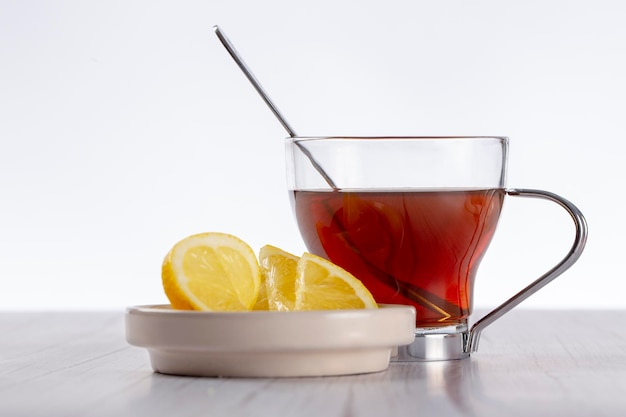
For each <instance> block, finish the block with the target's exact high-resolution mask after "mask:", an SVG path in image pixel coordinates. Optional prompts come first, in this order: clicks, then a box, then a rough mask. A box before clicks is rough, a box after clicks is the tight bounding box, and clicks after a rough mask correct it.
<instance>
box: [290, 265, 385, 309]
mask: <svg viewBox="0 0 626 417" xmlns="http://www.w3.org/2000/svg"><path fill="white" fill-rule="evenodd" d="M296 269H297V270H296V290H295V292H296V300H295V309H296V310H338V309H352V308H377V307H378V305H377V304H376V301H374V297H372V294H371V293H370V292H369V290H368V289H367V288H365V286H364V285H363V283H361V281H359V280H358V279H357V278H355V277H354V276H353V275H352V274H350V273H349V272H348V271H346V270H344V269H343V268H341V267H339V266H337V265H335V264H333V263H332V262H329V261H327V260H326V259H323V258H320V257H319V256H316V255H313V254H310V253H305V254H304V255H302V257H300V260H299V261H298V265H297V268H296Z"/></svg>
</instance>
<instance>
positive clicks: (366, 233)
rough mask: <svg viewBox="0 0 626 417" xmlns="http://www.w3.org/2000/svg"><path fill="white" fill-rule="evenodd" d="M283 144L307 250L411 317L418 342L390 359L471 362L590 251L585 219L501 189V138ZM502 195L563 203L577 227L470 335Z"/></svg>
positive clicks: (534, 193) (530, 193)
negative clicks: (485, 334) (484, 340)
mask: <svg viewBox="0 0 626 417" xmlns="http://www.w3.org/2000/svg"><path fill="white" fill-rule="evenodd" d="M286 146H287V153H286V155H287V174H288V175H287V176H288V187H289V191H290V193H291V196H292V203H293V208H294V211H295V214H296V219H297V222H298V226H299V229H300V232H301V235H302V237H303V239H304V241H305V244H306V246H307V248H308V250H309V251H311V252H312V253H315V254H317V255H320V256H323V257H325V258H327V259H329V260H331V261H332V262H334V263H336V264H338V265H340V266H342V267H343V268H345V269H346V270H348V271H350V272H351V273H352V274H354V275H355V276H356V277H357V278H359V279H360V280H361V281H362V282H363V283H364V284H365V286H366V287H367V288H368V289H369V290H370V292H371V293H372V295H373V296H374V298H375V299H376V301H377V302H379V303H385V304H407V305H412V306H413V307H415V309H416V313H417V314H416V317H417V320H416V331H415V335H416V339H415V342H414V343H413V344H412V345H409V346H407V347H403V348H400V350H399V353H398V356H397V357H396V358H395V360H446V359H459V358H465V357H468V356H469V354H470V352H472V351H475V350H476V348H477V345H478V337H479V335H480V332H481V331H482V329H484V327H486V326H487V325H489V324H490V323H492V322H493V321H495V320H496V319H497V318H499V317H500V316H502V315H503V314H505V313H506V312H507V311H509V310H511V309H512V308H513V307H515V306H516V305H518V304H519V303H520V302H522V301H523V300H524V299H526V298H527V297H529V296H530V295H532V294H533V293H535V292H536V291H538V290H539V289H541V288H542V287H543V286H544V285H546V284H547V283H548V282H550V281H551V280H553V279H554V278H556V277H557V276H558V275H560V274H561V273H562V272H564V271H565V270H566V269H567V268H569V267H570V266H571V265H572V264H573V263H574V262H575V261H576V260H577V259H578V257H579V256H580V254H581V253H582V250H583V248H584V245H585V242H586V237H587V227H586V222H585V219H584V217H583V215H582V214H581V213H580V211H579V210H578V209H577V208H576V207H575V206H574V205H573V204H572V203H570V202H569V201H567V200H565V199H563V198H562V197H559V196H557V195H556V194H553V193H550V192H547V191H541V190H528V189H510V188H506V185H505V183H506V170H507V155H508V139H507V138H506V137H293V138H288V139H287V144H286ZM507 195H510V196H526V197H538V198H544V199H548V200H551V201H554V202H556V203H558V204H560V205H561V206H562V207H563V208H565V210H566V211H567V212H568V213H569V215H570V216H571V217H572V219H573V221H574V225H575V228H576V238H575V242H574V244H573V246H572V249H571V250H570V252H569V253H568V254H567V256H566V257H565V258H564V259H563V260H562V261H561V262H559V263H558V264H557V265H556V266H555V267H554V268H552V269H551V270H550V271H548V272H547V273H546V274H545V275H543V276H542V277H540V278H539V279H537V280H536V281H534V282H533V283H532V284H530V285H529V286H528V287H526V288H525V289H523V290H522V291H521V292H519V293H518V294H516V295H515V296H514V297H512V298H511V299H509V300H508V301H506V302H505V303H504V304H502V305H501V306H499V307H498V308H496V309H495V310H494V311H492V312H491V313H489V314H488V315H486V316H485V317H483V318H482V319H481V320H479V321H478V322H477V323H476V324H475V325H474V326H473V327H472V328H471V330H470V329H469V328H468V318H469V316H470V314H471V312H472V299H473V289H474V282H475V278H476V273H477V270H478V267H479V264H480V261H481V259H482V258H483V255H484V254H485V251H486V250H487V247H488V246H489V243H490V241H491V239H492V237H493V234H494V232H495V229H496V225H497V223H498V219H499V216H500V212H501V210H502V206H503V202H504V200H505V196H507Z"/></svg>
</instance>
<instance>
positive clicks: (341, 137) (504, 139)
mask: <svg viewBox="0 0 626 417" xmlns="http://www.w3.org/2000/svg"><path fill="white" fill-rule="evenodd" d="M286 139H287V140H288V141H293V142H299V141H311V140H337V139H339V140H424V141H427V140H441V141H444V140H496V141H499V142H508V141H509V138H508V136H489V135H487V136H403V135H398V136H395V135H390V136H387V135H373V136H369V135H365V136H353V135H338V136H289V137H287V138H286Z"/></svg>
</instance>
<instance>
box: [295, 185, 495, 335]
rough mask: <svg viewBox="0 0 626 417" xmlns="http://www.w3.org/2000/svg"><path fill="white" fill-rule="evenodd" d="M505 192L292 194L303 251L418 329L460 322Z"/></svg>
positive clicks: (339, 192) (321, 192)
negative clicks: (412, 313)
mask: <svg viewBox="0 0 626 417" xmlns="http://www.w3.org/2000/svg"><path fill="white" fill-rule="evenodd" d="M504 195H505V192H504V190H503V189H488V190H435V191H411V190H407V191H361V190H359V191H354V192H353V191H343V190H341V191H294V202H295V210H296V217H297V219H298V223H299V228H300V232H301V234H302V236H303V238H304V240H305V243H306V245H307V247H308V249H309V250H310V251H311V252H313V253H315V254H317V255H320V256H323V257H326V258H328V259H329V260H331V261H332V262H334V263H336V264H337V265H340V266H342V267H343V268H344V269H346V270H348V271H349V272H351V273H352V274H353V275H354V276H356V277H357V278H359V279H360V280H361V281H362V282H363V284H365V286H366V287H367V288H368V289H369V290H370V291H371V293H372V295H373V296H374V298H375V299H376V301H377V302H379V303H392V304H410V305H413V306H414V307H415V308H416V309H417V326H418V327H433V326H447V325H455V324H461V323H464V322H465V321H466V320H467V317H468V316H469V314H470V313H471V311H470V310H471V305H472V294H473V286H474V278H475V276H476V270H477V269H478V265H479V263H480V260H481V259H482V257H483V255H484V253H485V250H486V249H487V246H488V245H489V242H490V241H491V238H492V236H493V234H494V231H495V229H496V224H497V222H498V218H499V216H500V211H501V209H502V203H503V200H504Z"/></svg>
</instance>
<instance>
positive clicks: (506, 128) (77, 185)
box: [0, 0, 626, 309]
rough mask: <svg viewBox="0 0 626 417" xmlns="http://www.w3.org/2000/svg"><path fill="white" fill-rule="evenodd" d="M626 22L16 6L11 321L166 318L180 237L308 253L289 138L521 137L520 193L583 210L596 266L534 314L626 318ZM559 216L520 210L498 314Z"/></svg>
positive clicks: (567, 234) (567, 9)
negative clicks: (80, 315)
mask: <svg viewBox="0 0 626 417" xmlns="http://www.w3.org/2000/svg"><path fill="white" fill-rule="evenodd" d="M624 22H626V3H624V2H621V1H619V0H613V1H611V0H593V1H591V0H589V1H571V0H567V1H566V0H558V1H557V0H554V1H543V0H542V1H525V2H503V1H498V0H483V1H461V0H458V1H421V0H417V1H415V0H411V1H401V0H391V1H363V0H360V1H356V0H353V1H337V0H317V1H315V2H294V1H288V0H282V1H281V0H266V1H253V0H245V1H236V0H234V1H233V0H231V1H210V0H202V1H201V0H198V1H148V0H140V1H137V0H135V1H133V0H124V1H54V0H51V1H32V0H0V143H1V146H2V147H1V149H0V274H1V275H0V282H1V283H2V286H1V289H0V309H38V308H44V309H78V308H92V309H102V308H115V309H117V308H123V307H125V306H127V305H132V304H144V303H160V302H166V298H165V296H164V294H163V291H162V288H161V282H160V267H161V261H162V258H163V256H164V255H165V253H166V252H167V251H168V250H169V248H170V247H171V246H172V245H173V244H174V243H175V242H176V241H177V240H179V239H181V238H183V237H185V236H187V235H189V234H192V233H197V232H202V231H222V232H227V233H231V234H235V235H237V236H239V237H241V238H242V239H244V240H245V241H247V242H248V243H249V244H250V245H251V246H252V247H253V248H254V249H255V250H257V249H259V248H260V247H261V246H262V245H264V244H266V243H270V244H273V245H276V246H280V247H283V248H284V249H286V250H288V251H290V252H294V253H300V252H302V251H303V250H304V246H303V244H302V242H301V240H300V238H299V235H298V231H297V228H296V224H295V221H294V219H293V216H292V213H291V207H290V205H289V200H288V197H287V193H286V191H285V190H286V184H285V175H284V161H283V138H284V137H285V136H286V134H285V132H284V131H283V129H282V127H281V126H280V125H279V124H278V122H277V121H276V120H275V119H274V118H273V116H272V115H271V113H270V112H269V111H268V110H267V108H266V107H265V105H264V104H263V102H262V101H261V100H260V98H259V97H258V96H257V95H256V92H255V91H254V90H253V89H252V87H251V86H250V85H249V83H248V81H247V80H246V79H245V78H244V76H243V75H242V74H241V73H240V72H239V69H238V68H237V67H236V66H235V64H234V62H233V61H232V60H231V58H230V57H229V56H228V55H227V53H226V51H225V50H224V49H223V47H222V46H221V44H220V43H219V41H218V40H217V38H216V37H215V35H214V34H213V32H212V30H211V27H212V25H214V24H219V25H220V26H221V28H222V29H223V30H224V32H225V33H226V34H227V35H228V36H229V38H230V39H231V41H233V43H234V44H235V45H236V46H237V48H238V50H239V52H240V53H241V54H242V55H243V56H244V58H245V60H246V62H247V63H248V64H249V65H250V66H251V67H252V69H253V70H254V72H255V74H256V76H257V78H259V79H260V80H261V82H262V84H263V85H264V86H265V88H266V89H267V90H268V91H269V93H270V94H271V96H272V97H273V99H274V100H275V101H276V103H277V104H278V106H279V107H280V108H281V110H282V111H283V113H284V114H285V115H286V117H287V119H288V120H289V121H290V122H291V124H293V126H294V128H295V130H296V131H297V132H298V133H299V134H301V135H330V134H352V135H356V134H364V135H376V134H387V135H393V134H402V135H505V136H509V137H510V140H511V149H510V151H511V156H510V160H509V162H510V165H509V181H508V185H509V186H511V187H520V188H524V187H525V188H541V189H547V190H551V191H553V192H556V193H558V194H561V195H563V196H564V197H566V198H568V199H570V200H571V201H573V202H575V203H576V204H577V205H578V207H579V208H580V209H581V210H582V211H583V213H585V215H586V217H587V220H588V222H589V230H590V237H589V242H588V245H587V249H586V251H585V253H584V254H583V256H582V258H581V260H580V261H579V263H577V264H576V265H575V266H574V267H573V268H572V269H570V270H569V271H568V272H566V273H565V274H564V275H563V276H562V277H560V278H559V279H557V280H556V281H555V282H554V283H552V284H550V285H549V286H548V287H547V288H546V289H544V290H543V291H541V292H540V293H538V294H537V295H536V296H534V297H533V298H531V299H530V300H528V301H527V302H526V303H524V304H523V306H525V307H536V308H624V307H626V301H624V296H625V293H626V276H625V274H624V272H623V271H624V267H623V263H624V258H625V254H624V243H623V241H624V238H623V237H624V236H626V227H625V226H624V207H625V204H624V203H625V202H626V198H625V196H624V192H623V191H622V190H621V185H622V183H623V179H624V178H625V176H624V174H625V171H626V168H625V165H626V158H625V151H626V146H625V145H624V142H625V141H626V137H625V136H626V126H625V124H626V123H625V121H626V58H625V57H626V24H625V23H624ZM572 239H573V227H572V225H571V221H570V220H569V218H568V216H567V214H566V213H565V212H564V211H562V209H560V208H559V207H558V206H556V205H551V204H550V203H547V202H541V201H528V200H522V199H514V198H508V200H507V202H506V205H505V212H504V214H503V216H502V219H501V223H500V225H499V229H498V232H497V234H496V238H495V239H494V241H493V243H492V245H491V247H490V249H489V253H488V255H487V256H486V257H485V259H484V261H483V264H482V266H481V269H480V271H479V278H478V282H477V286H476V298H475V301H476V305H477V306H478V307H486V306H493V305H496V304H498V303H500V302H501V301H503V300H504V299H506V298H508V297H509V296H510V295H512V294H513V293H514V292H516V291H517V290H518V289H520V288H521V287H522V286H524V285H526V283H528V282H530V281H531V280H533V279H535V278H536V277H538V276H539V275H540V274H542V273H543V272H544V271H545V270H547V269H548V268H550V267H551V266H552V264H554V263H555V262H556V261H557V260H559V259H560V258H561V257H562V256H564V255H565V253H566V252H567V251H568V249H569V246H570V244H571V241H572Z"/></svg>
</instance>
